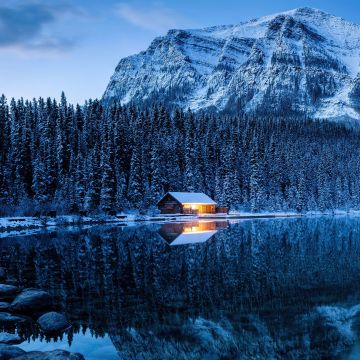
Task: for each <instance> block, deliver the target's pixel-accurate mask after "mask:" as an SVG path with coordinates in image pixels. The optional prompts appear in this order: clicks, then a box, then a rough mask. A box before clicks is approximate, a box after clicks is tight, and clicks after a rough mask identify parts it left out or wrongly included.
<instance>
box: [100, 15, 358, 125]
mask: <svg viewBox="0 0 360 360" xmlns="http://www.w3.org/2000/svg"><path fill="white" fill-rule="evenodd" d="M359 71H360V25H356V24H352V23H349V22H347V21H345V20H343V19H341V18H338V17H334V16H332V15H329V14H326V13H324V12H322V11H320V10H316V9H310V8H301V9H296V10H291V11H288V12H284V13H281V14H275V15H271V16H266V17H263V18H260V19H256V20H251V21H248V22H244V23H240V24H238V25H230V26H217V27H211V28H206V29H201V30H170V31H169V32H168V33H167V35H166V36H163V37H159V38H156V39H155V40H154V41H153V42H152V44H151V45H150V47H149V48H148V49H147V50H146V51H144V52H141V53H139V54H137V55H134V56H130V57H127V58H125V59H122V60H121V61H120V63H119V65H118V66H117V67H116V70H115V73H114V75H113V76H112V78H111V80H110V83H109V85H108V87H107V89H106V91H105V93H104V100H111V99H114V98H116V99H119V100H121V102H123V103H127V102H130V101H139V102H144V101H145V102H146V101H153V100H154V99H156V100H159V99H160V100H161V101H163V102H166V103H169V104H173V105H178V106H180V107H182V108H185V109H186V108H188V107H189V108H191V109H193V110H195V111H198V110H201V109H207V110H215V111H222V110H228V111H243V112H245V113H251V114H274V115H284V114H286V115H288V114H293V113H295V114H307V115H308V116H311V117H314V118H331V119H338V118H344V117H346V118H354V119H360V76H359Z"/></svg>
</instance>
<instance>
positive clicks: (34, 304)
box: [9, 289, 52, 314]
mask: <svg viewBox="0 0 360 360" xmlns="http://www.w3.org/2000/svg"><path fill="white" fill-rule="evenodd" d="M51 307H52V300H51V297H50V295H49V293H47V292H46V291H43V290H39V289H25V290H24V291H23V292H22V293H21V294H19V295H18V296H17V297H16V298H15V299H14V301H13V302H12V303H11V305H10V306H9V310H10V311H12V312H17V313H24V314H28V313H34V312H37V311H44V310H48V309H50V308H51Z"/></svg>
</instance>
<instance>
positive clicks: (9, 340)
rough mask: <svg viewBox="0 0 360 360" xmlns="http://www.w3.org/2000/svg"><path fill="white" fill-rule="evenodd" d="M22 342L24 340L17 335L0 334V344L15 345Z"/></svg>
mask: <svg viewBox="0 0 360 360" xmlns="http://www.w3.org/2000/svg"><path fill="white" fill-rule="evenodd" d="M23 341H24V339H23V338H21V337H20V336H19V335H17V334H10V333H8V332H1V333H0V344H6V345H16V344H21V343H22V342H23Z"/></svg>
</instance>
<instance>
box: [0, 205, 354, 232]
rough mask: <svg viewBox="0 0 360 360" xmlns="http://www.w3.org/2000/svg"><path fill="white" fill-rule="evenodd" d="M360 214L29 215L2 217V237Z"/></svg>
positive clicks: (337, 212)
mask: <svg viewBox="0 0 360 360" xmlns="http://www.w3.org/2000/svg"><path fill="white" fill-rule="evenodd" d="M359 215H360V211H356V210H351V211H332V212H319V211H311V212H307V213H303V214H301V213H296V212H263V213H247V212H239V213H230V214H209V215H200V216H195V215H193V216H189V215H186V216H184V215H181V214H174V215H155V216H149V215H133V214H119V215H117V216H105V215H102V216H91V217H90V216H86V217H85V216H78V215H62V216H58V217H56V218H45V217H43V218H35V217H26V216H16V217H3V218H0V238H1V237H6V236H8V235H10V236H11V235H13V236H15V235H23V234H25V231H26V234H31V233H32V232H37V231H38V230H39V229H53V228H56V227H63V226H65V227H66V226H82V225H101V224H118V225H130V224H134V225H135V224H138V223H154V222H155V223H156V222H161V223H163V222H186V221H204V220H209V221H210V220H212V221H216V220H218V221H221V220H234V219H238V220H251V219H274V218H290V217H291V218H294V217H313V216H359Z"/></svg>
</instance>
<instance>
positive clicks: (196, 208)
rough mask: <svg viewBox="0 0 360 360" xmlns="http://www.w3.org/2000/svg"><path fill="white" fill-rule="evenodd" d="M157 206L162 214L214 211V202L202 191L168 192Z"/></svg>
mask: <svg viewBox="0 0 360 360" xmlns="http://www.w3.org/2000/svg"><path fill="white" fill-rule="evenodd" d="M157 206H158V208H159V210H160V211H161V213H162V214H215V213H216V202H215V201H214V200H212V199H211V198H209V197H208V196H207V195H205V194H204V193H190V192H168V193H167V194H166V195H165V196H164V197H163V198H162V199H161V200H160V201H159V202H158V203H157Z"/></svg>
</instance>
